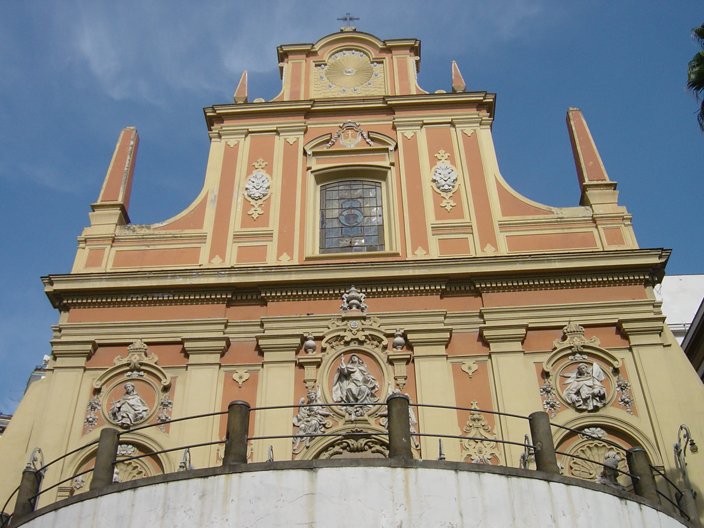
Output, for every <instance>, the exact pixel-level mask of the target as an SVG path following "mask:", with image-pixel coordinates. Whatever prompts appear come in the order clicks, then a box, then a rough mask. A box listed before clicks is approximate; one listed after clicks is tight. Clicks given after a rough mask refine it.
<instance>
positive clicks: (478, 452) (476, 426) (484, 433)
mask: <svg viewBox="0 0 704 528" xmlns="http://www.w3.org/2000/svg"><path fill="white" fill-rule="evenodd" d="M472 409H473V410H471V411H470V412H469V417H468V418H467V425H465V426H464V428H463V431H464V432H465V434H466V435H467V438H463V439H462V440H460V444H461V446H462V450H463V451H464V452H465V453H466V454H465V455H464V460H465V461H467V462H471V463H472V464H492V460H495V461H496V463H497V464H500V463H501V458H500V457H499V448H498V444H497V442H496V439H497V438H496V434H495V433H494V432H493V430H492V427H491V426H490V425H489V422H488V421H487V420H486V418H484V415H482V413H481V411H480V410H479V406H478V403H477V401H476V400H473V401H472Z"/></svg>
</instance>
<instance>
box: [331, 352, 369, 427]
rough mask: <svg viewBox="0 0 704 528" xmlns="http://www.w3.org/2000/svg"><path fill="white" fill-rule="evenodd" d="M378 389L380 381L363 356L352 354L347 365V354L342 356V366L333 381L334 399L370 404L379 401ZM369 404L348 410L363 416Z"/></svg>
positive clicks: (342, 401)
mask: <svg viewBox="0 0 704 528" xmlns="http://www.w3.org/2000/svg"><path fill="white" fill-rule="evenodd" d="M378 390H379V382H378V381H377V380H376V378H375V377H374V376H372V375H371V374H370V373H369V369H368V368H367V366H366V365H365V364H364V361H363V360H362V358H360V357H359V356H358V355H357V354H352V355H351V356H350V360H349V363H348V364H347V365H345V356H344V355H343V356H342V357H341V358H340V366H339V367H337V371H336V372H335V378H334V379H333V382H332V399H333V401H336V402H341V403H358V404H368V405H369V404H373V403H376V402H377V401H379V398H378V397H377V395H376V391H378ZM368 405H367V406H365V407H360V408H355V410H354V411H352V410H349V411H347V412H348V414H355V415H357V416H361V415H362V414H364V413H365V412H366V410H367V409H368Z"/></svg>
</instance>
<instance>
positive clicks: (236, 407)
mask: <svg viewBox="0 0 704 528" xmlns="http://www.w3.org/2000/svg"><path fill="white" fill-rule="evenodd" d="M249 409H250V406H249V404H248V403H247V402H245V401H233V402H231V403H230V405H228V407H227V437H226V440H225V455H224V456H223V457H222V465H223V466H227V465H230V464H246V463H247V434H248V432H249Z"/></svg>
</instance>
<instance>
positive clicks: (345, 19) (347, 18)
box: [338, 13, 359, 27]
mask: <svg viewBox="0 0 704 528" xmlns="http://www.w3.org/2000/svg"><path fill="white" fill-rule="evenodd" d="M338 20H341V21H342V22H347V25H346V27H350V22H352V21H353V20H359V18H357V17H353V16H352V15H350V14H349V13H345V16H343V17H340V18H338Z"/></svg>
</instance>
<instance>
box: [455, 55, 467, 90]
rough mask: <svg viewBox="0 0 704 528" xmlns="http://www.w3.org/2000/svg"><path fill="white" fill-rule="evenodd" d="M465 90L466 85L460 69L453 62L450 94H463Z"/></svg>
mask: <svg viewBox="0 0 704 528" xmlns="http://www.w3.org/2000/svg"><path fill="white" fill-rule="evenodd" d="M466 90H467V83H465V82H464V79H463V78H462V74H461V73H460V69H459V67H458V66H457V63H456V62H455V61H452V92H453V93H458V92H464V91H466Z"/></svg>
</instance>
